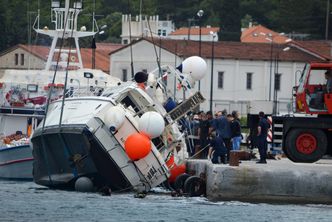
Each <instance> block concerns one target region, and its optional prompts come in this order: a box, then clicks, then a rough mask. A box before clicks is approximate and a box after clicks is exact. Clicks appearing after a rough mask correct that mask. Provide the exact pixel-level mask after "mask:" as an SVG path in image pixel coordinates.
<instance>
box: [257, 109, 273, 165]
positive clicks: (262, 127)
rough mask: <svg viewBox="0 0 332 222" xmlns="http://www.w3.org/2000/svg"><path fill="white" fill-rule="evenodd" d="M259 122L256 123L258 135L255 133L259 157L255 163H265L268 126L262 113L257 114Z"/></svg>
mask: <svg viewBox="0 0 332 222" xmlns="http://www.w3.org/2000/svg"><path fill="white" fill-rule="evenodd" d="M258 116H259V122H258V128H257V130H258V133H257V140H258V141H257V142H258V144H257V145H258V150H259V155H260V160H259V161H258V162H257V163H263V164H265V163H266V156H267V140H266V137H267V132H268V129H269V128H270V124H269V123H268V122H267V120H266V119H265V114H264V112H262V111H261V112H259V114H258Z"/></svg>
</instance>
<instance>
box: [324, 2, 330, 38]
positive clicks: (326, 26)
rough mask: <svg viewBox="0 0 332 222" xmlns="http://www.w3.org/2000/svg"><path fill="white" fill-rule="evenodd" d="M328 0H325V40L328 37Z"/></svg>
mask: <svg viewBox="0 0 332 222" xmlns="http://www.w3.org/2000/svg"><path fill="white" fill-rule="evenodd" d="M329 18H330V0H327V1H326V22H325V40H328V38H329Z"/></svg>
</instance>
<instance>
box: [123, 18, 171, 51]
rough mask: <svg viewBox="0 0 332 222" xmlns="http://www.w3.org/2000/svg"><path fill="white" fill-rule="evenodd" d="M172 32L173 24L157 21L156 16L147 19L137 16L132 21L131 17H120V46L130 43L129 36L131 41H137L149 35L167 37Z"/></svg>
mask: <svg viewBox="0 0 332 222" xmlns="http://www.w3.org/2000/svg"><path fill="white" fill-rule="evenodd" d="M129 30H130V32H129ZM173 31H174V23H173V22H172V21H166V20H159V16H158V15H155V16H149V17H147V16H142V15H138V16H136V17H135V19H132V17H131V15H122V33H121V43H122V44H128V43H130V42H131V41H130V36H131V40H138V39H140V38H142V37H150V36H151V35H152V36H162V37H167V36H168V35H169V34H170V33H171V32H173Z"/></svg>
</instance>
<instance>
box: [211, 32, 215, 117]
mask: <svg viewBox="0 0 332 222" xmlns="http://www.w3.org/2000/svg"><path fill="white" fill-rule="evenodd" d="M213 62H214V36H213V37H212V53H211V86H210V111H212V103H213Z"/></svg>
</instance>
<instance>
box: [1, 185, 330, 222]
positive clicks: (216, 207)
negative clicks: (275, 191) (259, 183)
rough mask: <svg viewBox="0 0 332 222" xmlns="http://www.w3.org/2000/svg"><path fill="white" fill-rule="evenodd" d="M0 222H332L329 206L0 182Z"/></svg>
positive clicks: (156, 191) (159, 190)
mask: <svg viewBox="0 0 332 222" xmlns="http://www.w3.org/2000/svg"><path fill="white" fill-rule="evenodd" d="M0 187H1V189H0V221H80V222H83V221H142V222H143V221H160V222H161V221H237V222H238V221H301V222H302V221H331V220H332V206H331V205H272V204H251V203H242V202H235V201H231V202H210V201H208V200H207V199H206V198H203V197H197V198H186V197H171V196H170V195H169V194H168V193H167V192H165V191H163V190H161V189H157V190H155V192H154V193H151V194H149V195H148V196H147V197H146V198H144V199H136V198H134V197H133V196H134V195H133V194H132V193H126V194H113V195H112V196H110V197H109V196H101V195H99V194H95V193H78V192H68V191H59V190H49V189H47V188H44V187H41V186H38V185H36V184H34V183H32V182H13V181H0Z"/></svg>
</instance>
